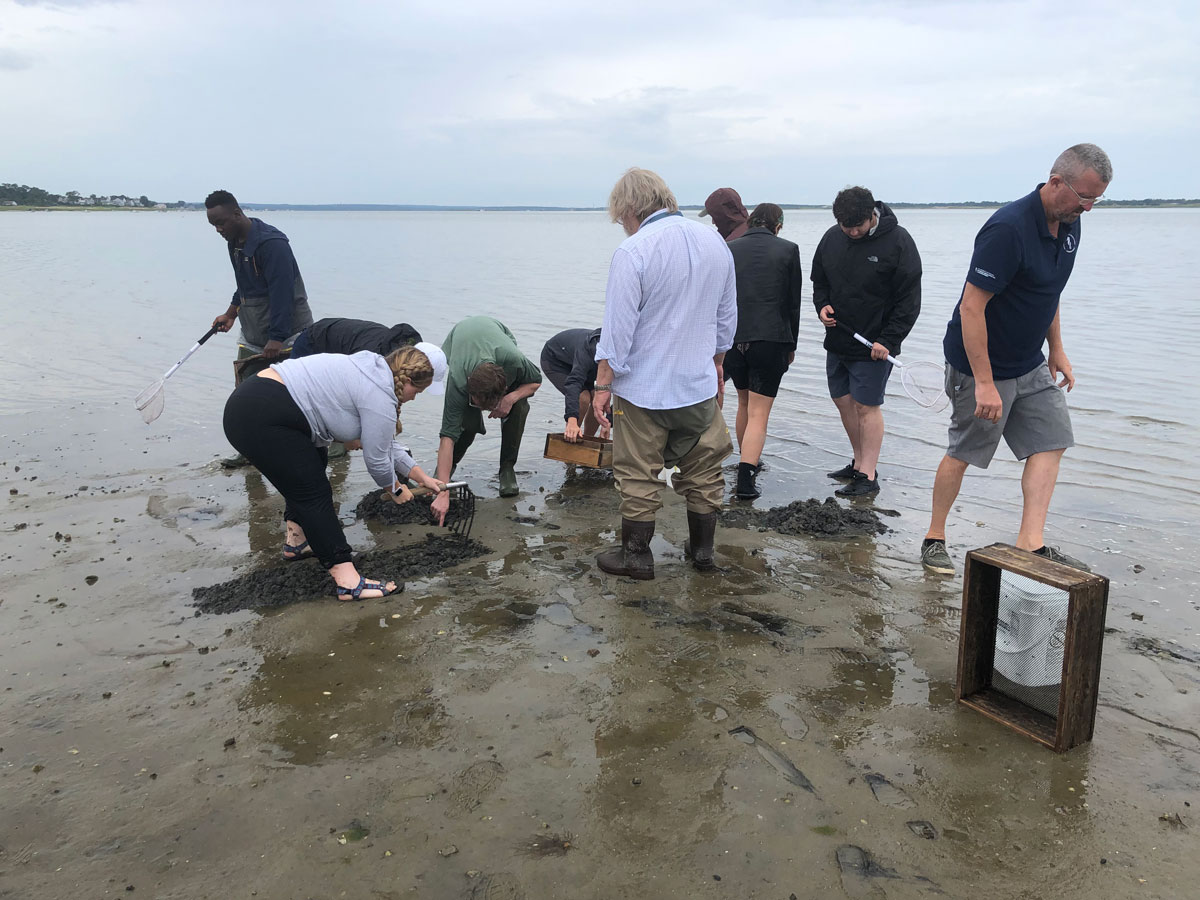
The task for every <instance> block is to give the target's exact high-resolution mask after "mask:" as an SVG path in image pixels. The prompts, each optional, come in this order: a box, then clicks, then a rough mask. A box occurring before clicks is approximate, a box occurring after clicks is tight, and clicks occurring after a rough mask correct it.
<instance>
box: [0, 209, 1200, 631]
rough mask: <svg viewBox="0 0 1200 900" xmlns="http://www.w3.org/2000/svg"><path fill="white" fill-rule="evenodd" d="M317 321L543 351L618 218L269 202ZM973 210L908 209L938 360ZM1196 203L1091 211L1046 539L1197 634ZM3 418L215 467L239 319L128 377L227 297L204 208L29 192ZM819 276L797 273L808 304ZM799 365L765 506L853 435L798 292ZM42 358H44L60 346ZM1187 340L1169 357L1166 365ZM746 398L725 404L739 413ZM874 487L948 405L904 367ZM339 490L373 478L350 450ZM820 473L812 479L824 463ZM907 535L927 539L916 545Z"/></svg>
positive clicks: (77, 456)
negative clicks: (810, 278)
mask: <svg viewBox="0 0 1200 900" xmlns="http://www.w3.org/2000/svg"><path fill="white" fill-rule="evenodd" d="M262 215H263V217H264V218H265V219H266V220H267V221H269V222H271V223H272V224H274V225H277V226H278V227H280V228H282V229H283V230H284V231H285V232H287V233H288V235H289V237H290V238H291V241H292V243H293V246H294V248H295V250H296V254H297V258H298V260H299V262H300V266H301V269H302V271H303V272H304V277H305V281H306V284H307V285H308V288H309V292H310V295H311V303H312V307H313V310H314V314H315V315H316V316H317V317H322V316H330V315H341V316H350V317H359V318H367V319H375V320H378V321H383V322H387V323H389V324H391V323H393V322H396V321H407V322H410V323H412V324H413V325H415V326H416V327H417V328H418V329H419V330H421V332H422V334H423V335H424V336H425V337H426V338H427V339H429V340H434V341H440V340H441V339H442V337H444V335H445V333H446V331H447V330H448V329H449V327H450V326H451V325H452V324H453V323H454V322H456V321H457V320H458V319H460V318H462V317H463V316H466V315H472V314H479V313H488V314H493V315H496V316H497V317H499V318H500V319H501V320H503V321H504V322H505V323H506V324H508V325H509V327H510V328H511V329H512V330H513V331H514V333H515V334H516V335H517V337H518V340H519V342H520V344H521V346H522V348H523V349H524V350H525V351H526V353H527V354H528V355H529V356H530V357H532V358H534V359H536V358H537V357H538V354H539V352H540V348H541V345H542V343H543V342H544V341H545V340H546V338H548V337H549V336H550V335H552V334H554V333H555V332H557V331H559V330H561V329H563V328H567V327H577V326H582V325H591V324H598V323H599V322H600V318H601V315H602V311H603V303H604V281H605V274H606V270H607V265H608V260H609V258H610V256H611V253H612V250H613V248H614V247H615V246H616V245H617V243H619V241H620V239H621V233H620V231H619V229H618V228H617V226H615V225H612V224H610V223H609V222H607V220H606V217H605V216H604V215H603V214H601V213H591V212H585V213H517V212H512V213H491V212H489V213H449V212H447V213H437V212H429V213H403V212H387V213H344V212H278V213H264V214H262ZM987 215H988V212H987V211H984V210H901V211H900V212H899V217H900V221H901V223H902V224H904V225H905V226H906V227H907V228H908V229H909V230H910V231H911V232H912V234H913V237H914V238H915V240H916V242H917V246H918V248H919V249H920V251H921V255H922V260H923V264H924V270H925V275H924V286H923V294H924V306H923V312H922V316H921V319H920V320H919V321H918V323H917V326H916V328H915V329H914V331H913V334H912V335H911V337H910V338H909V340H908V341H906V343H905V353H904V356H905V358H906V359H908V360H917V359H930V360H935V361H940V359H941V338H942V334H943V331H944V327H945V322H946V320H947V318H948V317H949V314H950V312H951V310H952V309H953V306H954V303H955V301H956V300H957V297H958V293H959V290H960V288H961V283H962V275H963V271H964V269H965V266H966V263H967V260H968V259H969V254H970V249H971V244H972V240H973V236H974V234H975V232H976V230H977V229H978V227H979V225H980V224H981V223H982V222H983V221H984V220H985V219H986V217H987ZM829 222H830V219H829V214H828V212H826V211H817V210H803V211H789V212H788V213H787V223H786V226H785V231H784V236H785V237H787V238H789V239H791V240H794V241H796V242H797V243H798V244H799V245H800V248H801V258H802V260H803V261H804V266H805V269H806V270H807V269H808V265H809V261H810V260H811V255H812V251H813V248H814V247H815V245H816V241H817V240H818V238H819V237H820V235H821V233H822V232H823V231H824V230H825V228H826V227H827V226H828V224H829ZM1198 238H1200V211H1198V210H1191V209H1183V210H1166V209H1161V210H1160V209H1155V210H1100V211H1097V212H1093V213H1090V214H1088V215H1087V216H1086V217H1085V219H1084V236H1083V243H1082V248H1081V251H1080V252H1081V258H1080V259H1079V261H1078V264H1077V266H1076V269H1075V273H1074V275H1073V277H1072V281H1071V283H1070V284H1069V286H1068V290H1067V292H1066V294H1065V295H1064V301H1063V312H1062V316H1063V333H1064V340H1065V344H1066V349H1067V352H1068V355H1069V356H1070V358H1071V361H1072V363H1073V365H1074V369H1075V374H1076V376H1077V377H1078V379H1079V383H1078V385H1077V387H1076V389H1075V391H1073V392H1072V393H1071V395H1070V397H1069V400H1070V403H1071V406H1072V413H1073V418H1074V425H1075V433H1076V440H1077V441H1078V445H1077V446H1076V447H1075V448H1074V449H1073V450H1071V451H1069V452H1068V454H1067V456H1066V457H1065V461H1064V465H1063V469H1062V473H1061V475H1060V480H1059V486H1058V489H1057V491H1056V494H1055V498H1054V503H1053V505H1052V507H1051V513H1050V520H1049V526H1048V531H1047V538H1048V540H1049V542H1051V543H1055V544H1059V545H1061V546H1062V547H1063V548H1064V549H1065V550H1067V551H1068V552H1070V553H1072V554H1073V555H1076V556H1080V557H1082V558H1084V559H1086V560H1088V561H1089V562H1091V563H1092V564H1093V565H1094V566H1095V568H1097V570H1098V571H1100V572H1101V573H1102V574H1106V575H1110V576H1114V577H1115V576H1117V575H1126V576H1127V575H1129V573H1130V571H1131V569H1132V567H1133V566H1134V565H1140V566H1142V567H1143V568H1144V571H1141V572H1139V573H1137V575H1138V578H1137V583H1138V585H1139V587H1138V590H1137V591H1136V592H1135V593H1136V596H1134V597H1129V598H1128V600H1129V602H1132V603H1136V604H1144V605H1149V606H1157V607H1159V608H1158V609H1154V610H1153V612H1154V613H1155V615H1156V616H1160V617H1163V618H1165V621H1164V622H1163V624H1164V625H1165V626H1167V628H1166V630H1167V631H1169V632H1172V633H1173V636H1175V637H1176V638H1177V639H1179V640H1181V641H1183V642H1185V643H1186V644H1188V645H1189V646H1191V647H1198V646H1200V613H1198V612H1197V610H1196V608H1195V605H1194V603H1193V602H1190V600H1191V598H1192V596H1193V595H1194V594H1195V593H1196V588H1197V585H1198V579H1197V575H1196V567H1195V565H1194V562H1193V556H1194V548H1195V539H1194V535H1193V533H1192V529H1193V528H1194V526H1195V524H1196V523H1197V522H1200V476H1197V475H1196V474H1195V470H1194V467H1193V466H1192V465H1191V464H1190V462H1191V460H1190V456H1191V454H1192V452H1194V448H1195V447H1196V446H1197V444H1198V439H1200V429H1198V428H1197V425H1196V422H1195V413H1194V411H1195V410H1196V409H1198V408H1200V384H1198V382H1197V380H1196V379H1195V378H1193V377H1190V376H1189V375H1187V374H1185V372H1187V371H1188V370H1189V367H1188V366H1187V365H1186V364H1185V363H1184V360H1185V359H1186V358H1187V357H1186V355H1185V352H1186V346H1187V345H1186V343H1185V342H1186V341H1187V340H1188V338H1187V335H1190V334H1192V333H1194V332H1195V331H1196V330H1197V326H1198V325H1200V304H1198V303H1197V302H1196V301H1197V299H1200V298H1197V296H1196V293H1197V284H1198V282H1197V281H1196V279H1195V278H1194V277H1190V275H1189V271H1188V265H1189V264H1188V260H1189V259H1190V248H1192V247H1193V246H1195V243H1196V240H1197V239H1198ZM0 285H2V286H3V287H2V290H0V310H2V311H3V315H4V321H5V325H6V327H5V328H4V330H3V332H2V334H0V347H2V352H0V383H3V384H5V385H6V387H7V390H5V391H4V392H3V394H2V395H0V429H2V431H3V434H4V435H5V436H6V437H8V438H9V440H10V442H11V443H10V444H9V447H8V449H7V452H8V454H9V456H10V458H12V457H13V454H14V450H15V448H16V447H18V446H19V447H23V448H25V449H26V450H29V451H33V452H36V453H38V454H39V455H40V456H41V458H43V459H45V460H46V461H47V462H49V461H51V460H52V462H53V467H54V469H55V470H57V471H58V472H60V473H61V474H62V475H63V476H64V477H65V478H66V479H67V481H68V482H69V481H71V480H73V479H74V478H75V477H76V476H80V477H83V478H84V479H85V480H86V479H87V478H89V477H90V478H93V479H94V478H96V477H99V476H101V475H105V474H114V473H118V472H127V471H129V470H130V469H131V468H136V470H137V471H139V472H143V473H146V474H147V477H153V476H152V475H150V473H153V472H159V471H166V470H169V469H171V468H174V467H177V466H184V465H198V464H202V463H206V462H208V461H209V460H211V459H212V458H213V457H215V456H218V455H221V454H223V453H224V452H225V451H226V446H225V442H224V438H223V435H222V433H221V426H220V417H221V409H222V406H223V403H224V399H225V396H226V395H227V392H228V390H229V386H230V383H231V365H230V360H231V358H232V357H233V355H234V349H233V348H234V338H235V335H234V334H230V335H218V336H215V337H214V338H213V339H212V340H211V341H210V342H209V343H208V344H206V345H205V346H204V347H203V348H201V350H200V351H199V352H198V353H197V354H196V355H195V356H194V357H193V358H192V359H191V360H190V361H189V362H188V363H187V364H186V365H185V366H184V367H183V368H182V369H181V370H180V371H179V372H178V373H177V374H176V375H175V376H174V377H173V378H172V379H171V380H170V381H169V382H168V383H167V385H166V411H165V412H164V413H163V415H162V417H161V418H160V419H159V420H158V421H156V422H154V423H153V424H152V425H150V426H146V425H144V424H142V422H141V421H140V419H139V418H138V415H137V413H136V412H135V410H134V408H133V397H134V396H136V394H137V393H138V392H139V391H140V390H141V389H142V388H143V387H145V386H146V385H147V384H149V383H151V382H152V381H153V380H154V379H155V378H157V377H159V375H161V373H162V372H163V371H164V370H165V369H166V368H168V367H169V365H170V364H171V363H172V362H174V360H175V359H177V358H178V357H179V356H180V355H181V354H182V353H183V352H184V351H185V350H186V349H187V348H188V347H189V346H190V345H191V343H192V342H193V341H194V340H195V339H196V338H198V337H199V336H200V335H201V334H203V332H204V331H205V329H206V328H207V326H208V324H209V323H210V322H211V320H212V317H213V316H215V315H216V314H217V313H218V312H221V311H223V310H224V308H225V305H226V303H227V300H228V296H229V294H230V293H231V291H232V277H231V273H230V271H229V265H228V261H227V259H226V257H225V254H224V247H223V244H222V242H221V240H220V239H219V238H218V237H217V235H216V234H215V233H214V232H213V231H212V229H211V228H210V227H209V226H208V225H207V223H206V221H205V220H204V218H203V216H202V215H201V214H200V213H198V212H169V213H128V212H37V213H27V212H20V213H7V214H4V215H0ZM810 298H811V292H806V302H807V301H808V300H809V299H810ZM801 328H802V337H801V344H800V349H799V352H798V354H797V361H796V363H795V365H794V366H793V367H792V369H791V371H790V372H789V374H788V375H787V377H786V378H785V379H784V382H783V385H782V389H781V392H780V396H779V399H778V400H777V402H776V404H775V409H774V411H773V414H772V420H771V434H770V437H769V439H768V441H767V446H766V450H765V459H766V461H767V463H768V465H769V467H770V469H769V471H768V472H767V473H766V474H765V475H764V476H763V477H762V479H761V481H762V486H763V487H764V489H765V492H766V493H765V495H764V497H763V499H762V500H761V501H759V506H775V505H781V504H784V503H787V502H790V501H792V500H795V499H798V498H804V497H807V496H811V495H812V491H811V490H808V489H806V488H804V487H802V486H803V485H804V484H806V483H807V482H808V480H809V479H811V478H813V477H814V476H819V474H820V473H821V472H823V471H825V470H827V469H830V468H835V467H838V466H840V465H841V463H842V462H843V461H844V459H845V458H846V456H847V455H848V454H847V448H846V445H845V438H844V436H843V434H842V432H841V427H840V423H839V421H838V419H837V416H836V415H835V412H834V409H833V407H832V404H830V402H829V400H828V397H827V394H826V392H825V388H824V376H823V371H824V369H823V366H824V357H823V351H822V350H821V348H820V339H821V337H822V329H821V327H820V325H819V323H818V322H817V321H816V319H815V316H813V315H810V314H808V313H807V311H806V316H805V318H804V319H803V321H802V326H801ZM51 360H52V362H51ZM1176 360H1178V361H1176ZM732 409H733V404H730V409H729V413H728V417H729V419H730V421H732ZM439 416H440V405H439V404H438V403H437V401H436V400H434V399H432V398H419V399H418V400H417V401H416V402H414V403H412V404H410V405H409V406H408V408H407V409H406V410H405V415H404V420H405V424H406V429H405V435H406V437H407V438H408V439H409V441H410V442H411V446H412V448H413V450H414V452H415V453H416V455H417V458H418V460H420V461H424V462H425V463H426V465H428V466H431V465H432V462H433V457H434V450H435V447H436V431H437V424H438V420H439ZM885 416H886V422H887V429H888V431H887V438H886V440H885V445H884V449H883V458H882V461H881V463H880V470H881V472H882V473H883V477H884V479H885V480H884V491H883V493H882V494H881V495H880V496H879V497H878V498H877V501H876V502H877V504H878V505H880V506H886V507H894V508H897V509H900V510H901V511H903V512H905V513H907V514H908V515H907V516H906V518H907V519H908V520H909V524H910V525H911V527H912V528H913V529H914V530H919V527H920V522H919V520H920V519H921V518H922V517H923V516H925V515H926V514H927V510H928V506H929V490H930V486H931V484H932V479H933V469H934V468H935V467H936V465H937V462H938V460H939V459H940V458H941V455H942V452H943V449H944V446H945V416H946V414H945V413H942V414H935V413H930V412H927V411H925V410H923V409H921V408H919V407H917V406H916V405H915V404H914V403H912V402H911V401H909V400H908V398H907V397H905V395H904V394H903V393H902V391H901V389H900V386H899V383H898V379H895V380H893V383H892V385H891V386H890V388H889V396H888V401H887V404H886V407H885ZM560 417H561V405H560V400H559V397H558V395H557V394H556V393H555V392H554V391H553V390H552V389H550V388H549V387H547V388H546V389H543V390H542V391H540V392H539V394H538V395H536V396H535V398H534V401H533V412H532V414H531V418H530V420H529V433H530V434H529V437H528V438H527V440H526V441H525V444H524V446H523V447H522V459H523V463H524V466H525V467H526V468H527V469H531V470H532V469H542V468H543V467H546V466H549V467H550V468H556V464H548V463H546V462H544V461H542V460H541V459H540V455H541V441H540V439H539V435H540V433H541V432H542V431H544V430H549V429H551V428H554V427H557V426H558V424H559V422H560V421H561V418H560ZM497 442H498V429H493V433H490V434H488V435H487V436H486V437H485V438H482V439H481V440H480V448H479V449H476V450H475V451H473V452H472V454H470V455H469V456H468V458H467V462H466V466H465V469H466V474H468V475H469V476H470V477H472V478H475V479H477V480H478V479H486V478H489V477H491V476H492V475H493V474H494V466H493V459H494V457H495V454H496V448H495V444H496V443H497ZM346 477H347V482H346V489H347V491H348V492H350V491H352V490H353V489H356V488H360V489H361V490H364V491H365V490H367V489H368V488H369V487H370V483H369V480H368V479H367V478H366V476H365V473H364V472H363V471H362V469H361V466H352V467H351V468H350V470H349V472H348V473H347V476H346ZM1019 479H1020V465H1019V464H1018V463H1016V462H1015V461H1014V460H1013V459H1012V458H1011V456H1010V455H1009V454H1008V452H1007V450H1006V448H1003V447H1002V448H1001V449H1000V451H999V452H998V454H997V459H996V461H995V462H994V463H993V465H992V466H991V468H990V469H989V470H988V471H987V472H980V471H978V470H974V469H972V470H970V471H969V473H968V476H967V478H966V481H965V484H964V488H963V493H962V495H961V496H960V499H959V504H958V507H957V510H956V512H955V514H954V515H953V516H952V519H951V523H950V534H949V537H950V544H951V550H952V552H954V553H955V555H956V556H961V552H962V551H963V550H965V549H969V548H970V547H973V546H978V545H981V544H986V543H991V542H993V541H997V540H1003V541H1009V540H1012V538H1013V536H1014V535H1015V532H1016V528H1017V523H1018V521H1019V517H1020V509H1019V496H1020V492H1019ZM818 483H819V482H818ZM914 551H915V547H914Z"/></svg>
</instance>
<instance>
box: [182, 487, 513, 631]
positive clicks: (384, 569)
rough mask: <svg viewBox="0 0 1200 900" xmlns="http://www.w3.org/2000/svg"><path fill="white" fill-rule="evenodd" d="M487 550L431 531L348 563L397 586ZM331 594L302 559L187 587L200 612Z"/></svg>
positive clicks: (326, 581)
mask: <svg viewBox="0 0 1200 900" xmlns="http://www.w3.org/2000/svg"><path fill="white" fill-rule="evenodd" d="M389 503H390V501H389ZM391 505H393V506H395V504H394V503H393V504H391ZM490 552H491V550H489V549H488V548H487V547H485V546H484V545H483V544H481V543H479V541H473V540H470V539H469V538H463V537H459V536H458V535H453V534H442V535H432V534H431V535H427V536H426V538H425V541H424V542H423V543H420V544H406V545H405V546H403V547H397V548H395V549H393V550H371V551H369V552H367V553H363V554H361V555H359V556H357V557H355V559H354V565H355V566H356V567H357V568H358V570H359V572H360V573H361V574H363V575H365V576H366V577H367V578H370V579H385V580H391V581H395V582H396V583H398V584H401V583H403V582H404V581H405V580H406V579H411V578H419V577H421V576H425V575H434V574H436V573H438V572H442V571H444V570H446V569H449V568H451V567H452V566H456V565H458V564H459V563H462V562H465V561H466V560H468V559H474V558H475V557H477V556H483V555H484V554H486V553H490ZM333 592H334V588H333V579H332V578H330V577H329V573H328V572H326V571H325V568H324V567H323V566H322V565H321V564H320V563H319V562H317V561H316V560H315V559H306V560H302V561H300V562H290V563H282V564H280V565H278V566H274V567H272V568H270V569H259V570H257V571H255V572H248V573H247V574H245V575H239V576H238V577H237V578H234V579H231V580H230V581H226V582H224V583H223V584H214V585H211V586H210V587H198V588H193V589H192V600H193V601H194V603H195V605H196V607H197V609H199V610H200V611H201V612H206V613H231V612H237V611H238V610H242V609H273V608H276V607H280V606H287V605H288V604H291V603H299V602H301V601H304V600H332V599H333Z"/></svg>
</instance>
